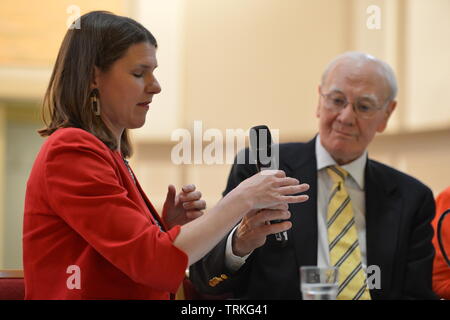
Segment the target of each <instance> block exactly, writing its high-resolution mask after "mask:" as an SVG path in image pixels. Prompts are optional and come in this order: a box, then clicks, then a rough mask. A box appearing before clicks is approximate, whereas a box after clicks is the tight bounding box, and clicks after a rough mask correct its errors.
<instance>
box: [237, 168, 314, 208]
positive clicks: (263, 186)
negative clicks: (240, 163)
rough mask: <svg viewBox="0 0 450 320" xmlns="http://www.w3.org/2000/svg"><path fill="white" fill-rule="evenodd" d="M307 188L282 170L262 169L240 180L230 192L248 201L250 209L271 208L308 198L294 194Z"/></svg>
mask: <svg viewBox="0 0 450 320" xmlns="http://www.w3.org/2000/svg"><path fill="white" fill-rule="evenodd" d="M308 189H309V185H308V184H306V183H303V184H300V182H299V181H298V180H297V179H295V178H290V177H286V174H285V173H284V171H282V170H264V171H261V172H260V173H258V174H255V175H254V176H252V177H250V178H248V179H246V180H244V181H242V182H241V183H240V184H239V185H238V186H237V187H236V188H235V189H234V190H233V191H232V193H235V194H240V195H241V197H243V198H245V199H246V200H247V201H249V205H250V207H251V209H252V210H255V209H263V208H272V207H276V206H278V205H280V204H286V203H299V202H305V201H306V200H308V196H307V195H295V194H298V193H302V192H305V191H307V190H308Z"/></svg>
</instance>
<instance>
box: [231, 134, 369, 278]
mask: <svg viewBox="0 0 450 320" xmlns="http://www.w3.org/2000/svg"><path fill="white" fill-rule="evenodd" d="M316 160H317V226H318V237H319V238H318V245H317V265H318V266H319V267H322V266H329V265H330V252H329V250H328V231H327V227H326V220H327V209H328V200H329V197H330V194H331V191H332V190H331V188H332V187H333V181H332V180H331V177H330V176H329V175H328V173H327V172H326V167H328V166H332V165H337V163H336V161H334V160H333V158H332V157H331V155H330V154H329V153H328V152H327V151H326V150H325V148H324V147H323V146H322V143H321V142H320V135H318V136H317V139H316ZM366 162H367V151H365V152H364V153H363V154H362V155H361V156H360V157H359V158H358V159H356V160H354V161H352V162H350V163H348V164H346V165H344V166H341V168H343V169H345V170H346V171H347V172H348V173H349V176H348V177H347V178H346V179H345V182H344V185H345V187H346V189H347V192H348V193H349V196H350V199H351V201H352V206H353V213H354V215H355V225H356V230H357V232H358V240H359V248H360V250H361V260H362V265H363V269H366V266H367V256H366V252H367V251H366V217H365V212H366V208H365V200H364V199H365V192H364V169H365V167H366ZM307 193H308V192H306V194H307ZM236 228H237V227H235V228H234V229H233V231H232V232H231V233H230V235H229V236H228V239H227V244H226V248H225V265H226V266H227V268H228V269H230V270H231V271H237V270H238V269H239V268H240V267H241V266H242V265H243V264H244V263H245V260H246V259H247V257H248V256H249V255H250V254H249V255H246V256H245V257H242V258H241V257H238V256H236V255H234V254H233V250H232V245H231V241H232V238H233V235H234V232H235V231H236Z"/></svg>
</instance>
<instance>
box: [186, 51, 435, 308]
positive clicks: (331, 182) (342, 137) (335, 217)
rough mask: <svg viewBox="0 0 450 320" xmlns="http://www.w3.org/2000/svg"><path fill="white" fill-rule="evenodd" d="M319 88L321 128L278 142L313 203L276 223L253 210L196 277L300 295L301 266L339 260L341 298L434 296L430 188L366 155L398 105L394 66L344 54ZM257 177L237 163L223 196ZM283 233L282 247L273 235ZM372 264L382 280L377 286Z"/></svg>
mask: <svg viewBox="0 0 450 320" xmlns="http://www.w3.org/2000/svg"><path fill="white" fill-rule="evenodd" d="M318 89H319V90H318V93H319V103H318V107H317V118H318V119H319V134H318V135H317V136H316V137H315V138H314V139H313V140H312V141H310V142H307V143H288V144H281V145H280V146H279V156H280V160H279V162H280V165H279V167H280V169H281V170H284V171H285V172H286V174H287V175H288V176H291V177H295V178H297V179H299V180H300V181H302V182H305V183H308V184H309V185H310V190H309V192H308V194H309V196H310V200H309V201H307V202H305V203H303V204H294V205H291V206H290V208H289V211H290V212H291V213H292V215H291V217H290V219H289V221H285V222H282V223H278V224H270V225H268V224H267V223H266V222H267V220H274V218H275V217H274V216H266V215H261V214H260V215H258V213H257V212H251V213H249V214H248V215H247V216H246V217H245V218H244V219H243V220H242V221H241V222H240V224H239V225H238V226H237V227H236V228H235V229H234V230H233V231H232V232H231V233H230V234H229V235H228V237H226V238H224V239H223V240H222V242H220V243H219V244H218V245H217V246H216V247H215V248H214V249H213V250H212V251H211V252H210V253H209V254H208V255H207V256H206V257H205V258H204V259H203V260H201V261H199V262H198V263H197V264H195V265H194V266H193V267H191V270H190V278H191V280H192V281H193V282H194V284H195V286H196V287H197V289H198V290H199V291H201V292H204V293H207V294H224V293H227V292H228V293H232V294H233V295H234V297H236V298H242V299H299V298H301V292H300V285H299V267H301V266H308V265H313V266H314V265H318V266H329V265H333V266H338V267H339V272H340V279H339V290H338V295H337V298H338V299H367V300H368V299H434V298H436V296H435V294H434V293H433V291H432V285H431V275H432V262H433V257H434V249H433V245H432V241H431V240H432V237H433V228H432V226H431V224H430V221H431V220H432V219H433V216H434V209H435V207H434V201H433V194H432V192H431V191H430V189H429V188H427V187H426V186H425V185H423V184H422V183H421V182H419V181H418V180H416V179H414V178H412V177H410V176H408V175H406V174H404V173H402V172H399V171H397V170H395V169H393V168H390V167H388V166H386V165H384V164H381V163H379V162H377V161H374V160H371V159H370V158H368V155H367V147H368V145H369V143H370V142H371V141H372V139H373V138H374V136H375V134H376V133H377V132H379V133H381V132H383V131H384V130H385V129H386V126H387V123H388V120H389V118H390V116H391V114H392V112H393V111H394V110H395V107H396V101H395V96H396V92H397V84H396V80H395V75H394V73H393V71H392V69H391V68H390V67H389V66H388V65H387V64H386V63H385V62H383V61H380V60H378V59H376V58H374V57H372V56H370V55H367V54H364V53H358V52H349V53H345V54H343V55H341V56H339V57H337V58H336V59H335V60H333V61H332V62H331V63H330V65H329V66H328V67H327V69H326V70H325V72H324V74H323V77H322V82H321V84H320V85H319V88H318ZM245 152H247V153H248V150H245ZM246 159H248V157H246ZM255 173H256V168H255V166H254V165H252V164H235V165H234V166H233V167H232V169H231V173H230V176H229V179H228V184H227V188H226V190H225V191H224V194H226V193H228V192H229V191H231V190H232V189H233V188H234V187H236V186H237V185H238V184H239V182H241V181H242V180H244V179H246V178H247V177H249V176H251V175H253V174H255ZM278 218H281V219H287V218H289V217H287V216H284V217H281V216H280V217H278ZM288 229H289V230H288ZM283 230H288V231H287V235H288V242H287V244H284V245H282V244H281V243H280V242H278V241H277V240H276V239H275V238H274V237H273V236H271V234H273V233H275V232H280V231H283ZM369 266H373V268H372V267H371V268H370V269H369V268H368V267H369ZM368 270H373V272H374V273H373V276H374V277H375V279H377V280H376V281H375V282H374V283H372V286H371V285H370V283H369V281H367V280H368V273H367V272H368ZM371 276H372V274H370V278H371Z"/></svg>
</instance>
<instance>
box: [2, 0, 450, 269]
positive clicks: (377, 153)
mask: <svg viewBox="0 0 450 320" xmlns="http://www.w3.org/2000/svg"><path fill="white" fill-rule="evenodd" d="M71 4H76V5H78V6H79V7H80V9H81V13H84V12H87V11H90V10H93V9H105V10H110V11H113V12H115V13H118V14H125V15H129V16H131V17H134V18H135V19H136V20H138V21H139V22H141V23H142V24H144V25H145V26H146V27H147V28H148V29H149V30H150V31H151V32H152V33H153V34H154V35H155V36H156V38H157V40H158V43H159V48H158V53H157V56H158V61H159V68H158V70H157V73H156V74H157V76H158V79H159V81H160V83H161V86H162V93H161V94H160V95H159V96H156V97H155V98H154V102H153V103H152V106H151V108H150V111H149V114H148V118H147V122H146V124H145V126H144V127H143V128H141V129H139V130H135V131H134V134H133V140H134V143H135V150H136V151H135V155H134V156H133V158H132V159H131V163H132V166H133V168H134V170H135V172H136V174H137V176H138V178H139V180H140V182H141V184H142V185H143V187H144V190H146V192H147V194H148V195H149V197H150V199H151V200H152V201H153V202H154V204H155V206H156V207H157V208H161V207H162V204H163V202H164V199H165V194H166V190H167V185H168V184H169V183H172V184H175V185H176V186H177V188H180V187H181V186H182V185H183V184H186V183H195V184H196V185H197V187H198V188H199V189H200V190H201V191H202V192H203V195H204V198H205V199H206V200H207V203H208V206H209V207H211V206H213V205H214V203H215V202H216V201H217V200H218V199H220V196H221V192H222V191H223V189H224V188H225V183H226V179H227V175H228V171H229V168H230V165H229V164H227V163H225V164H213V165H206V164H186V165H176V164H174V163H173V162H172V161H171V151H172V148H173V147H174V146H175V145H176V144H177V141H171V135H172V133H174V132H175V131H176V130H177V129H187V130H188V131H189V132H190V133H191V134H193V133H194V132H193V125H194V121H196V120H198V121H201V123H202V125H203V132H205V131H206V130H207V129H218V130H219V132H222V133H223V134H224V135H225V130H226V129H239V128H240V129H243V130H248V129H249V128H250V127H251V126H253V125H257V124H266V125H268V126H269V127H270V128H272V129H279V130H280V131H279V132H280V135H279V140H280V141H281V142H287V141H306V140H309V139H311V138H312V137H313V136H314V135H315V133H316V130H317V119H316V118H315V108H316V105H317V100H318V96H317V86H318V84H319V81H320V77H321V74H322V71H323V69H324V68H325V66H326V64H327V63H328V62H329V61H330V60H331V59H332V58H333V57H334V56H336V55H338V54H340V53H342V52H344V51H348V50H359V51H366V52H368V53H371V54H373V55H375V56H377V57H379V58H381V59H384V60H386V61H387V62H388V63H390V64H391V65H392V67H393V68H394V70H395V71H396V73H397V75H398V81H399V89H400V90H399V96H398V102H399V104H398V107H397V110H396V111H395V114H394V117H393V118H392V120H391V123H390V126H389V128H388V130H387V132H386V133H384V134H382V135H380V136H379V137H377V138H376V139H375V141H374V142H373V144H372V145H371V147H370V155H371V156H372V157H373V158H375V159H379V160H381V161H384V162H386V163H387V164H390V165H392V166H394V167H396V168H398V169H401V170H404V171H406V172H408V173H410V174H412V175H413V176H415V177H417V178H419V179H421V180H422V181H424V182H425V183H427V184H428V185H429V186H430V187H431V188H432V189H433V191H434V192H435V193H438V192H439V191H441V190H442V189H443V188H444V187H445V186H447V185H449V184H450V183H449V181H450V178H449V176H450V171H449V170H450V169H449V166H448V165H447V163H448V162H449V160H450V148H449V142H448V141H449V138H450V136H449V135H450V130H449V129H450V112H449V111H448V108H449V106H448V99H447V97H446V94H447V93H448V92H450V78H449V77H450V67H449V61H450V60H449V59H448V57H449V56H450V42H449V41H448V39H450V22H449V21H450V20H449V19H448V17H447V16H448V12H450V1H448V0H433V1H423V0H408V1H406V0H282V1H280V0H216V1H211V0H170V1H166V0H131V1H125V0H123V1H110V0H108V1H106V0H105V1H95V2H93V1H61V0H55V1H40V2H37V1H25V0H20V1H6V2H5V1H3V2H1V3H0V27H1V28H0V106H1V108H0V110H3V112H0V181H2V183H0V204H1V203H3V205H2V206H1V207H0V208H2V209H1V210H2V211H0V268H1V267H2V266H5V265H6V266H8V267H11V266H12V267H13V266H17V267H21V261H18V259H17V257H18V256H20V255H19V254H16V255H14V256H13V255H12V253H11V250H10V249H8V250H6V249H5V248H6V247H10V246H13V247H14V248H15V249H14V250H16V251H17V250H19V251H20V250H21V249H20V248H21V247H20V245H19V244H18V243H17V242H18V241H19V240H17V239H20V237H21V235H20V230H18V229H17V225H19V224H20V223H12V222H11V221H12V220H14V219H16V220H17V219H19V218H15V216H11V213H10V212H9V211H8V212H7V211H5V210H6V209H5V208H10V207H11V203H12V202H11V201H9V202H8V200H7V199H5V197H6V196H5V195H6V194H7V193H6V191H5V190H6V189H7V188H8V186H7V185H5V183H6V181H9V180H8V179H11V178H8V177H7V175H6V172H8V170H10V169H9V167H8V163H9V162H8V161H9V160H8V161H7V157H6V155H5V150H9V149H7V148H8V145H11V144H14V143H15V139H14V137H10V138H8V134H7V133H8V132H14V130H15V129H14V128H22V127H21V126H20V125H21V122H20V121H19V122H18V123H17V125H16V126H10V127H8V125H7V124H8V123H9V122H11V123H13V121H12V120H10V118H11V111H9V112H7V110H11V109H14V110H16V109H17V108H19V107H20V105H21V104H22V105H24V104H26V105H27V106H28V107H27V108H25V109H26V110H28V113H32V111H30V110H32V108H31V107H29V106H31V105H34V106H35V108H37V107H38V106H39V102H40V100H41V99H42V96H43V93H44V91H45V87H46V85H47V81H48V77H49V73H50V70H51V66H52V65H53V63H54V60H55V58H56V54H57V51H58V48H59V45H60V42H61V40H62V37H63V35H64V33H65V30H66V28H67V27H66V22H67V19H68V17H69V16H70V14H69V13H67V12H66V9H67V7H68V6H69V5H71ZM377 13H379V16H377ZM377 18H380V19H379V22H380V25H379V26H378V27H379V28H373V27H377V25H376V22H377V21H378V20H377ZM30 108H31V109H30ZM23 112H25V113H26V112H27V111H23ZM16 118H17V117H16ZM34 119H35V122H34V125H35V126H37V127H38V126H39V125H40V124H39V119H38V117H35V118H34ZM16 122H17V121H16ZM14 123H15V122H14ZM8 128H9V129H8ZM27 128H28V129H22V130H30V127H27ZM8 130H10V131H8ZM30 141H31V140H30ZM21 143H24V142H21ZM208 143H209V142H208V141H204V142H203V146H206V145H208ZM34 145H35V149H34V150H36V152H37V150H38V147H39V146H38V145H37V146H36V143H34ZM28 147H29V146H27V145H24V148H28ZM24 154H25V153H24ZM23 166H26V164H23ZM18 170H19V169H18ZM20 170H21V171H20V172H23V171H25V173H26V172H27V171H26V170H29V169H27V168H24V169H20ZM24 176H26V174H24ZM21 177H22V175H21ZM20 179H22V178H20ZM17 180H19V178H17ZM2 190H3V191H2ZM22 193H23V191H22V190H20V191H19V192H17V194H15V195H14V196H10V195H8V197H13V198H16V200H14V201H15V202H14V203H23V199H22V198H23V194H22ZM21 197H22V198H21ZM8 206H9V207H8ZM8 210H10V209H8ZM15 210H16V211H17V212H18V213H17V212H16V213H14V214H16V215H17V216H19V215H20V213H21V212H22V211H23V208H17V207H16V209H15ZM7 216H8V217H9V218H7ZM11 217H13V218H11ZM16 220H14V221H16ZM11 228H15V229H14V230H16V233H19V234H18V235H17V236H16V238H14V239H13V238H12V236H11V234H12V233H13V232H10V233H9V234H8V238H6V237H5V235H6V232H5V230H6V229H11ZM1 235H4V236H3V237H2V236H1ZM16 253H17V252H16Z"/></svg>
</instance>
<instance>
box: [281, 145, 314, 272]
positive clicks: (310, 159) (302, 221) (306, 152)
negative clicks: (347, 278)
mask: <svg viewBox="0 0 450 320" xmlns="http://www.w3.org/2000/svg"><path fill="white" fill-rule="evenodd" d="M296 152H297V153H298V154H292V155H288V156H287V157H286V156H284V155H283V156H281V157H280V158H281V159H288V161H289V160H290V161H291V163H287V164H286V166H287V167H289V168H290V170H291V171H290V172H286V174H287V175H288V176H291V177H293V178H296V179H298V180H299V181H300V183H308V184H309V185H310V189H309V190H308V191H307V192H306V194H307V195H308V196H309V200H308V201H306V202H304V203H297V204H291V205H289V210H290V211H291V213H292V217H291V220H292V229H291V230H289V233H288V236H289V237H292V244H293V246H294V250H295V254H296V258H297V263H298V266H303V265H316V264H317V242H318V230H317V163H316V153H315V139H313V140H311V141H310V142H308V143H307V144H305V145H303V146H302V148H298V149H296Z"/></svg>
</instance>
